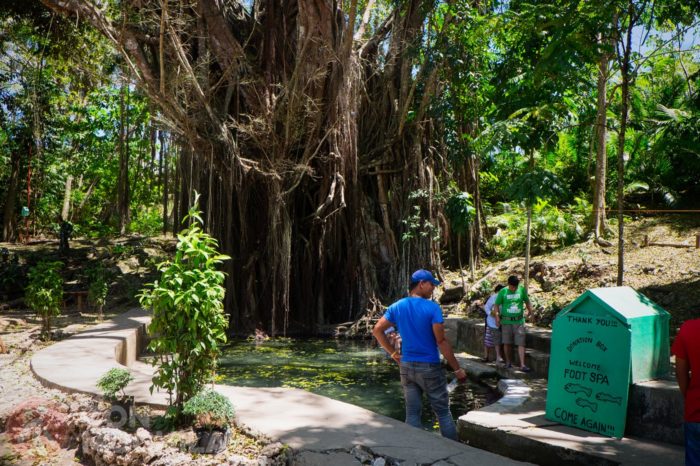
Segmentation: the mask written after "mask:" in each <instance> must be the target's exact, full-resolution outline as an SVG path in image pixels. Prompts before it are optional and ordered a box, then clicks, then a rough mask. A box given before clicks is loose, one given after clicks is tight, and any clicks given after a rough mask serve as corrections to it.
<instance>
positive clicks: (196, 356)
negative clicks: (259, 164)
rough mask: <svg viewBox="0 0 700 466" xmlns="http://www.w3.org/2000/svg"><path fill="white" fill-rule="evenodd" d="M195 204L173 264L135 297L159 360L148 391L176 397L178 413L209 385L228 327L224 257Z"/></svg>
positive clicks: (163, 266)
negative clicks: (149, 312) (145, 312)
mask: <svg viewBox="0 0 700 466" xmlns="http://www.w3.org/2000/svg"><path fill="white" fill-rule="evenodd" d="M198 199H199V195H196V196H195V204H194V206H193V207H192V208H190V211H189V214H188V215H187V217H186V218H185V221H190V222H191V225H190V226H189V227H188V228H185V229H184V230H183V231H182V232H180V234H179V235H178V244H177V249H176V252H175V257H174V259H173V261H172V262H164V263H162V264H159V265H158V269H159V270H160V272H161V276H160V279H159V280H156V281H155V282H154V283H151V284H149V285H146V288H144V289H143V291H142V294H141V295H140V298H141V304H142V305H143V306H145V307H148V308H152V309H153V319H152V320H151V323H150V325H149V327H148V331H149V333H150V334H151V336H152V339H151V343H150V344H149V349H151V350H152V351H154V352H155V353H156V354H158V355H159V356H158V357H157V358H154V361H153V364H154V365H155V366H156V367H157V370H156V374H155V376H154V377H153V386H151V390H153V389H154V387H160V388H164V389H165V390H167V391H168V392H169V393H171V394H172V393H176V399H175V402H174V405H175V406H176V407H177V408H178V412H179V411H180V410H181V408H182V404H183V403H184V402H185V401H187V400H188V399H189V398H191V397H192V396H194V394H195V393H198V392H199V391H200V390H201V389H202V387H203V386H204V385H205V384H206V383H207V382H209V381H211V380H212V378H213V376H214V370H215V369H216V362H217V357H218V353H219V345H220V344H222V343H225V342H226V328H227V327H228V319H227V318H226V315H225V314H224V305H223V299H224V292H225V290H224V287H223V286H222V285H223V282H224V273H223V272H220V271H217V270H216V267H217V266H218V265H219V264H221V263H222V262H223V261H224V260H226V259H228V256H224V255H221V254H219V253H218V252H217V242H216V240H215V239H214V238H212V237H211V236H209V235H208V234H206V233H204V232H203V231H202V229H201V225H202V219H201V218H200V217H199V212H198V210H197V208H198V205H197V201H198Z"/></svg>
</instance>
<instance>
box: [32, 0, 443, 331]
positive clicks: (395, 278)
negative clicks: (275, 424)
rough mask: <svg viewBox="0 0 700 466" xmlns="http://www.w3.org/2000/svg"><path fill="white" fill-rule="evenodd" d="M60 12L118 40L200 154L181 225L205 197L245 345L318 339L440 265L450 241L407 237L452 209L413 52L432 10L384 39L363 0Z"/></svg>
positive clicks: (401, 9)
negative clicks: (443, 197)
mask: <svg viewBox="0 0 700 466" xmlns="http://www.w3.org/2000/svg"><path fill="white" fill-rule="evenodd" d="M42 1H43V3H44V4H46V5H47V6H49V7H50V8H52V9H53V10H55V11H59V12H61V13H63V14H66V15H70V16H74V17H77V18H79V19H80V20H87V21H89V22H90V23H91V24H92V25H93V26H94V27H96V28H97V29H98V30H99V31H101V32H102V33H103V34H104V35H105V36H106V37H107V38H108V39H109V40H110V41H111V42H112V43H113V45H114V46H115V47H116V48H117V49H118V50H119V51H120V53H121V54H122V55H123V57H124V58H125V61H126V62H127V64H128V65H129V67H130V69H131V72H132V73H133V74H134V75H135V76H136V77H137V79H138V83H139V85H140V86H141V88H142V89H143V90H144V91H145V92H146V93H147V94H148V95H149V97H150V98H151V100H152V101H153V102H154V104H156V105H157V106H158V107H159V108H160V111H161V113H162V115H163V118H164V119H166V120H167V121H168V122H169V123H170V126H171V128H169V129H170V130H171V131H173V132H174V133H176V134H179V136H180V138H181V140H182V141H184V142H183V145H182V146H183V147H182V150H181V156H180V158H179V160H178V166H177V175H176V176H175V178H176V179H177V181H175V183H177V184H178V187H177V188H176V187H175V186H173V189H174V190H175V189H176V190H177V193H178V194H177V197H176V198H175V204H176V206H177V208H176V212H175V213H174V217H175V219H176V220H177V218H178V217H179V218H182V213H183V212H186V210H187V207H188V206H189V203H190V199H191V196H192V192H193V190H197V191H198V192H199V193H201V195H202V197H201V205H200V209H201V210H202V211H203V212H204V218H205V223H206V225H205V226H206V228H207V230H208V231H209V232H210V233H212V234H213V235H214V236H215V237H216V238H218V239H219V241H220V246H221V249H222V250H223V251H224V252H225V253H227V254H229V255H230V256H231V257H232V260H231V261H228V262H227V263H226V266H225V271H226V272H227V274H228V276H227V283H226V286H227V295H226V309H227V311H228V312H229V313H230V316H231V321H232V329H233V330H234V332H246V331H249V330H250V329H251V328H253V327H254V326H259V325H262V326H263V327H264V328H266V329H267V330H268V331H269V332H271V333H272V334H281V333H285V332H286V331H287V329H290V330H295V331H306V332H314V331H315V330H316V328H317V326H318V325H320V324H324V323H330V322H338V321H344V320H348V319H352V318H355V317H356V316H358V315H359V314H361V313H362V312H364V310H365V309H366V307H367V303H368V302H369V300H370V299H371V298H374V297H378V298H380V299H382V300H389V299H393V298H396V297H397V296H398V295H400V294H401V293H402V292H404V291H405V287H404V285H405V284H406V281H405V280H406V279H405V277H407V276H408V274H409V273H410V271H411V269H413V268H415V267H419V266H420V267H433V268H435V267H437V266H438V265H439V258H438V244H437V243H436V240H435V239H434V238H435V235H423V234H418V233H419V232H418V233H416V232H411V231H409V230H410V227H408V226H407V224H406V223H405V222H404V220H406V218H407V217H408V216H409V215H411V214H412V213H414V212H415V211H416V209H418V210H419V212H420V217H421V223H420V228H421V229H422V230H426V231H427V230H431V228H434V226H435V225H437V218H438V211H439V206H438V205H437V204H436V203H435V201H434V195H435V194H436V193H437V192H439V190H440V184H441V183H440V179H439V176H437V175H436V173H440V172H441V166H440V163H441V162H440V160H443V157H441V155H440V154H437V153H436V152H437V151H436V150H435V147H434V146H433V143H432V141H433V140H434V135H433V134H432V131H433V126H432V124H431V121H430V119H429V118H428V117H426V113H427V112H426V110H427V108H428V107H429V104H430V99H429V96H430V95H431V94H432V93H434V92H435V91H436V89H437V88H438V83H437V80H436V73H435V72H434V71H430V67H427V66H422V65H421V64H420V63H419V61H418V60H419V57H420V55H419V54H417V53H415V52H411V51H412V50H417V47H418V46H420V41H421V37H422V35H423V28H425V27H426V23H427V22H426V14H428V13H427V12H428V11H429V8H428V5H427V4H424V2H421V1H419V0H409V1H408V2H403V3H402V4H401V5H400V6H397V7H396V8H397V9H396V10H395V11H394V12H392V13H391V14H390V15H389V16H388V17H387V18H386V19H385V20H384V22H383V23H382V24H381V25H380V26H379V27H377V28H376V30H374V31H371V33H370V32H368V33H366V34H363V33H362V32H361V31H364V30H365V27H366V26H367V25H366V24H365V23H366V21H365V20H360V21H362V25H361V26H360V28H359V30H360V32H358V33H357V36H358V37H357V38H354V37H353V32H354V31H356V29H358V28H356V27H355V26H356V24H355V23H356V18H360V17H361V16H362V15H361V14H358V12H357V2H356V1H352V2H351V4H350V7H349V10H348V11H342V10H341V9H340V8H341V7H340V6H339V4H338V3H336V2H334V1H330V0H259V1H255V2H253V3H252V6H251V7H250V8H245V7H244V6H243V4H242V3H238V2H234V1H225V0H184V1H183V0H178V1H174V0H172V1H145V2H121V3H120V6H119V15H118V17H108V16H107V14H106V13H105V11H106V9H102V8H98V7H96V6H95V5H94V4H93V3H92V2H91V1H84V0H42ZM369 5H370V7H371V5H372V2H370V3H369ZM360 36H363V37H360ZM417 67H421V69H420V70H419V72H418V73H417V74H416V73H415V69H416V68H417ZM409 113H411V114H412V115H413V116H414V117H413V118H412V119H409V118H408V114H409ZM416 193H419V194H420V195H416ZM177 211H179V212H177ZM407 233H408V234H407ZM411 233H416V234H413V235H412V234H411ZM402 238H403V239H402Z"/></svg>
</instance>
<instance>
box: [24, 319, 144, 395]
mask: <svg viewBox="0 0 700 466" xmlns="http://www.w3.org/2000/svg"><path fill="white" fill-rule="evenodd" d="M148 322H150V316H149V313H148V312H146V311H144V310H143V309H132V310H131V311H128V312H126V313H124V314H122V315H120V316H118V317H117V318H115V319H113V320H111V321H108V322H104V323H102V324H99V325H96V326H95V327H92V328H91V329H88V330H86V331H84V332H81V333H79V334H77V335H73V336H71V337H69V338H67V339H65V340H62V341H59V342H57V343H54V344H53V345H51V346H49V347H46V348H44V349H42V350H40V351H38V352H37V353H36V354H34V356H33V357H32V359H31V361H30V367H31V370H32V372H33V373H34V375H35V376H36V377H37V379H39V381H41V383H42V384H44V385H45V386H48V387H51V388H57V389H60V390H64V391H67V392H76V393H85V394H89V395H101V392H100V390H99V389H98V388H97V386H96V381H97V379H98V378H99V377H100V376H102V375H103V374H104V373H105V372H107V371H108V370H109V369H112V368H114V367H130V366H133V365H134V364H135V363H137V357H138V355H139V353H140V351H141V349H142V348H141V343H142V340H143V338H142V336H143V335H144V331H145V327H146V325H147V324H148ZM132 372H133V371H132ZM138 372H140V371H137V373H138ZM135 375H137V374H135ZM148 378H149V380H150V376H149V377H148ZM132 385H133V383H132Z"/></svg>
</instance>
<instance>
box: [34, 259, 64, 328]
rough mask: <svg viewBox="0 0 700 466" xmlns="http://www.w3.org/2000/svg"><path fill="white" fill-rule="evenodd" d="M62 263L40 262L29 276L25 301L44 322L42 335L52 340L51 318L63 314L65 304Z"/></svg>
mask: <svg viewBox="0 0 700 466" xmlns="http://www.w3.org/2000/svg"><path fill="white" fill-rule="evenodd" d="M61 267H63V264H62V263H61V262H58V261H56V262H39V263H38V264H37V265H36V266H34V267H32V268H31V269H30V270H29V273H28V274H27V276H28V278H29V285H27V289H26V292H25V301H26V302H27V305H28V306H29V307H30V308H31V309H33V310H34V311H35V312H36V313H37V315H39V316H40V317H41V320H42V324H43V325H42V333H43V335H44V336H45V337H46V338H51V317H53V316H58V315H60V314H61V305H62V304H63V278H61V275H60V274H59V270H60V269H61Z"/></svg>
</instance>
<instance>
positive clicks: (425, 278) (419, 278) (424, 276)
mask: <svg viewBox="0 0 700 466" xmlns="http://www.w3.org/2000/svg"><path fill="white" fill-rule="evenodd" d="M418 282H430V283H432V284H433V285H435V286H438V285H439V284H440V280H438V279H437V278H435V277H433V274H432V273H430V272H428V271H427V270H424V269H419V270H416V271H415V272H413V275H411V283H418Z"/></svg>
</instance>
